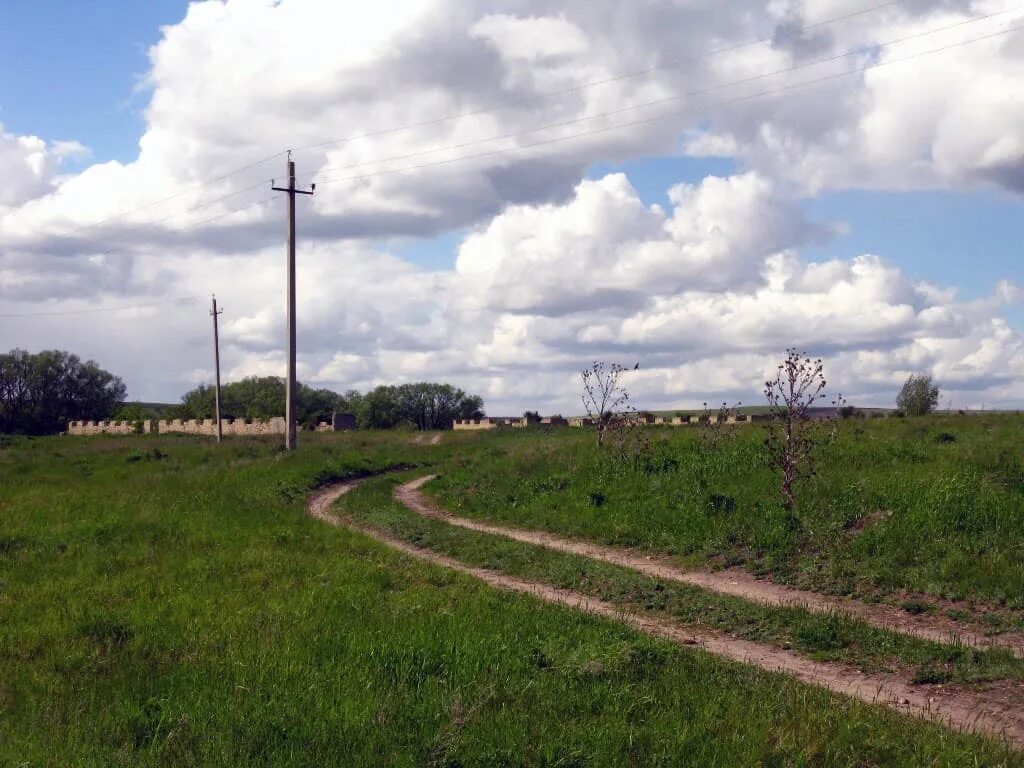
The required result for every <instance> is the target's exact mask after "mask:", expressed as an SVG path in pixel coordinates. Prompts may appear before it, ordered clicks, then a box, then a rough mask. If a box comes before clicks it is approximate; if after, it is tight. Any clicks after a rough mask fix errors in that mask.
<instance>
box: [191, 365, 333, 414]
mask: <svg viewBox="0 0 1024 768" xmlns="http://www.w3.org/2000/svg"><path fill="white" fill-rule="evenodd" d="M214 396H215V393H214V388H213V387H212V386H210V385H208V384H203V385H200V386H198V387H196V388H195V389H193V390H191V391H189V392H186V393H185V394H184V395H183V396H182V398H181V406H180V407H179V408H178V409H177V412H176V413H175V414H174V415H173V418H184V419H212V418H214V414H215V404H214ZM348 410H349V403H348V402H347V401H346V399H345V398H344V397H343V396H342V395H339V394H338V393H337V392H332V391H331V390H329V389H313V388H312V387H309V386H306V385H305V384H302V383H301V382H300V383H299V384H298V385H297V386H296V391H295V411H296V414H295V418H296V420H297V421H298V422H299V424H302V425H306V426H311V425H315V424H317V423H318V422H320V421H326V420H328V419H330V417H331V414H333V413H334V412H336V411H348ZM220 413H221V417H222V418H225V419H267V418H271V417H273V416H284V379H282V378H279V377H277V376H261V377H257V376H252V377H249V378H246V379H242V380H241V381H236V382H232V383H230V384H225V385H223V386H222V387H221V408H220Z"/></svg>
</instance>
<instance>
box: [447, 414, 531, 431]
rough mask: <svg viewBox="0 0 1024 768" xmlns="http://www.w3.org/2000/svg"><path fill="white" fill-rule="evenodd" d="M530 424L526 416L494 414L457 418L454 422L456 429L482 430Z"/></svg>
mask: <svg viewBox="0 0 1024 768" xmlns="http://www.w3.org/2000/svg"><path fill="white" fill-rule="evenodd" d="M528 424H529V421H528V420H527V419H526V418H525V417H519V416H513V417H511V418H505V417H497V416H492V417H488V418H483V419H456V420H455V421H453V422H452V429H454V430H481V429H498V427H515V428H523V427H526V426H527V425H528Z"/></svg>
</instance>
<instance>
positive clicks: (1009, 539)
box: [428, 415, 1024, 626]
mask: <svg viewBox="0 0 1024 768" xmlns="http://www.w3.org/2000/svg"><path fill="white" fill-rule="evenodd" d="M698 431H699V430H698V429H697V428H677V429H673V428H670V427H664V428H646V429H645V432H644V434H645V435H647V436H649V437H650V438H651V440H652V446H651V449H650V451H649V452H648V453H647V454H646V455H644V456H642V457H640V458H639V459H637V460H635V461H630V460H626V461H623V460H619V459H617V458H615V455H614V452H613V451H610V450H605V451H598V450H597V449H596V447H595V445H594V440H593V435H592V434H591V433H589V432H585V431H582V430H568V429H564V430H550V431H547V432H545V431H543V430H538V431H537V432H536V433H535V434H524V433H519V432H513V431H510V432H507V433H504V434H501V435H492V436H490V439H488V440H486V441H483V442H482V444H481V445H480V447H479V448H478V449H477V450H475V451H467V452H464V453H462V454H460V455H459V456H458V457H456V458H455V459H454V461H453V462H452V464H451V465H450V466H449V467H448V469H447V471H446V472H445V473H444V475H443V477H441V478H440V479H439V480H437V481H435V482H434V483H433V484H431V485H430V486H428V489H429V490H431V491H432V492H433V493H435V494H436V495H437V496H438V498H439V499H440V501H441V502H442V503H443V504H444V505H445V506H446V507H448V508H450V509H452V510H453V511H456V512H458V513H460V514H463V515H467V516H477V517H486V518H490V519H493V520H500V521H505V522H509V523H515V524H517V525H521V526H524V527H535V528H544V529H549V530H553V531H559V532H563V533H568V534H572V535H575V536H581V537H587V538H591V539H594V540H596V541H601V542H605V543H611V544H615V545H623V546H630V547H641V548H646V549H649V550H653V551H657V552H666V553H672V554H675V555H677V556H679V557H680V558H681V559H682V560H684V561H688V562H691V563H699V564H709V563H710V564H712V565H743V566H745V567H747V568H748V569H750V570H751V571H753V572H755V573H759V574H770V575H771V576H772V577H773V578H775V579H777V580H780V581H785V582H789V583H793V584H797V585H800V586H804V587H809V588H813V589H817V590H820V591H825V592H829V593H836V594H852V595H856V596H860V597H866V598H868V599H877V598H880V597H884V596H888V595H897V596H898V595H900V594H901V593H903V592H917V593H922V594H924V595H930V596H935V597H938V598H948V599H954V600H964V599H966V600H973V601H979V602H983V603H986V604H989V605H990V606H993V607H995V608H1001V609H1002V610H997V611H993V612H992V621H994V622H997V623H1000V622H1002V623H1006V622H1009V623H1010V624H1014V625H1017V626H1020V624H1021V621H1022V616H1024V417H1021V416H1020V415H999V416H960V417H958V416H939V417H933V418H925V419H905V420H904V419H895V418H890V419H872V420H868V421H860V420H857V421H849V422H842V423H841V429H840V430H839V432H838V435H837V436H836V438H835V440H833V441H828V442H826V444H825V445H823V446H822V448H821V450H820V453H819V460H818V472H817V474H816V476H815V477H813V478H812V479H810V480H808V481H806V482H805V483H803V484H802V486H801V487H800V488H799V501H800V503H799V508H798V510H796V512H795V513H794V512H789V511H787V510H785V509H784V508H783V507H782V505H781V503H780V502H779V501H778V498H779V494H778V484H777V480H776V478H775V475H774V474H773V472H772V471H771V469H770V468H769V466H768V462H767V459H766V452H765V449H764V445H763V441H764V429H763V428H762V427H759V426H744V427H740V428H737V429H736V430H735V432H734V437H733V438H732V439H730V440H726V441H725V442H724V443H723V444H722V445H721V446H720V447H719V448H718V449H717V450H714V451H708V450H704V449H702V443H701V440H700V436H699V434H698ZM925 607H926V606H925Z"/></svg>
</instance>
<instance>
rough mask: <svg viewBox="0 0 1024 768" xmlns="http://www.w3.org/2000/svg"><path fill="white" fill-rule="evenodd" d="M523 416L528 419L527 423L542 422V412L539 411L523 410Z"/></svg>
mask: <svg viewBox="0 0 1024 768" xmlns="http://www.w3.org/2000/svg"><path fill="white" fill-rule="evenodd" d="M523 418H524V419H526V423H527V424H537V423H539V422H540V413H538V412H537V411H523Z"/></svg>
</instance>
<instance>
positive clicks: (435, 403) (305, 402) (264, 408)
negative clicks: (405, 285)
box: [140, 376, 484, 429]
mask: <svg viewBox="0 0 1024 768" xmlns="http://www.w3.org/2000/svg"><path fill="white" fill-rule="evenodd" d="M284 394H285V392H284V379H282V378H279V377H277V376H261V377H256V376H253V377H250V378H247V379H242V380H241V381H237V382H234V383H232V384H226V385H224V386H222V387H221V408H220V412H221V417H222V418H225V419H242V418H246V419H265V418H270V417H272V416H284ZM483 410H484V401H483V398H481V397H479V396H478V395H469V394H467V393H466V392H464V391H463V390H461V389H459V388H457V387H454V386H452V385H451V384H435V383H431V382H419V383H415V384H400V385H397V386H388V385H383V386H379V387H376V388H375V389H372V390H370V391H369V392H366V393H361V392H358V391H356V390H349V391H348V392H346V393H345V394H338V393H337V392H333V391H331V390H329V389H314V388H313V387H310V386H307V385H305V384H302V383H299V384H298V385H297V387H296V391H295V411H296V416H295V418H296V420H297V421H298V423H299V424H300V425H302V426H307V427H311V426H315V425H316V424H317V423H319V422H321V421H328V420H329V419H330V418H331V415H332V414H333V413H351V414H353V415H354V416H355V417H356V422H357V423H358V425H359V427H360V428H361V429H393V428H396V427H409V428H411V429H450V428H451V426H452V421H454V420H455V419H471V418H480V417H481V416H482V415H483ZM214 412H215V409H214V388H213V387H212V386H208V385H205V384H204V385H201V386H199V387H196V388H195V389H193V390H191V391H190V392H187V393H186V394H185V395H184V396H183V397H182V402H181V405H178V406H173V407H172V408H169V409H167V410H166V412H165V415H164V418H181V419H212V418H213V417H214ZM140 418H142V417H140Z"/></svg>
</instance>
